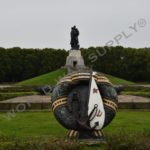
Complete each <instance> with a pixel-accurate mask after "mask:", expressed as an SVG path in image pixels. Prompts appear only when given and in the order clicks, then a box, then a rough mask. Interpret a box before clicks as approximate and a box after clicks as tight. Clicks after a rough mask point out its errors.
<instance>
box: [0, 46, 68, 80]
mask: <svg viewBox="0 0 150 150" xmlns="http://www.w3.org/2000/svg"><path fill="white" fill-rule="evenodd" d="M66 56H67V52H66V51H65V50H60V49H58V50H55V49H50V48H46V49H42V50H41V49H21V48H19V47H14V48H9V49H4V48H0V82H1V83H2V82H18V81H22V80H25V79H29V78H32V77H35V76H38V75H41V74H44V73H47V72H51V71H54V70H56V69H58V68H60V67H61V66H63V65H64V64H65V60H66Z"/></svg>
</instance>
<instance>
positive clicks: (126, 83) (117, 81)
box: [104, 74, 135, 85]
mask: <svg viewBox="0 0 150 150" xmlns="http://www.w3.org/2000/svg"><path fill="white" fill-rule="evenodd" d="M104 75H105V76H106V77H107V78H108V79H109V80H110V81H111V82H112V83H113V84H121V85H122V84H123V85H131V84H135V83H134V82H131V81H127V80H124V79H121V78H118V77H114V76H111V75H108V74H104Z"/></svg>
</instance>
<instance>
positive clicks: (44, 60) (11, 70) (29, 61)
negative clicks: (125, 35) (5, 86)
mask: <svg viewBox="0 0 150 150" xmlns="http://www.w3.org/2000/svg"><path fill="white" fill-rule="evenodd" d="M81 51H82V55H83V57H84V60H85V63H86V65H87V66H89V67H92V68H93V70H96V71H99V72H103V73H106V74H110V75H113V76H116V77H119V78H123V79H126V80H129V81H139V82H150V76H149V74H150V48H140V49H135V48H123V47H121V46H117V47H90V48H88V49H83V48H82V49H81ZM67 55H68V52H67V51H65V50H60V49H58V50H55V49H50V48H49V49H48V48H46V49H41V50H40V49H21V48H18V47H14V48H10V49H4V48H0V82H1V83H2V82H18V81H23V80H25V79H29V78H32V77H35V76H38V75H41V74H44V73H48V72H51V71H54V70H57V69H59V68H60V67H62V66H64V65H65V61H66V57H67Z"/></svg>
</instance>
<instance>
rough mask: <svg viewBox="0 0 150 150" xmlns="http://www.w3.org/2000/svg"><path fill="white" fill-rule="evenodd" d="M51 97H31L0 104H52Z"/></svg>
mask: <svg viewBox="0 0 150 150" xmlns="http://www.w3.org/2000/svg"><path fill="white" fill-rule="evenodd" d="M50 102H51V98H50V96H41V95H31V96H22V97H16V98H11V99H9V100H5V101H1V102H0V103H50Z"/></svg>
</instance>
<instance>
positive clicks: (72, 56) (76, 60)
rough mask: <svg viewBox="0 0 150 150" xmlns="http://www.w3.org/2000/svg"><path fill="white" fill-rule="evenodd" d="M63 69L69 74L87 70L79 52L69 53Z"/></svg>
mask: <svg viewBox="0 0 150 150" xmlns="http://www.w3.org/2000/svg"><path fill="white" fill-rule="evenodd" d="M65 67H66V68H67V69H68V72H69V73H70V72H73V71H77V70H83V69H86V68H87V67H86V66H85V64H84V59H83V57H82V55H81V51H80V50H70V51H69V56H68V57H67V59H66V65H65Z"/></svg>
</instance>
